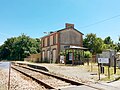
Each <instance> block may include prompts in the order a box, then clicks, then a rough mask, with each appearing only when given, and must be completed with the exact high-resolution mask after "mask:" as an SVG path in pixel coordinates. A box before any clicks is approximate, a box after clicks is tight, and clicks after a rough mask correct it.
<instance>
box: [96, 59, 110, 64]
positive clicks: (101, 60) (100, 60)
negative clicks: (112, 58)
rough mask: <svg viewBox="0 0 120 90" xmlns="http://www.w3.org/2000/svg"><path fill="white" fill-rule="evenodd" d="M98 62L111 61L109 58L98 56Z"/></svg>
mask: <svg viewBox="0 0 120 90" xmlns="http://www.w3.org/2000/svg"><path fill="white" fill-rule="evenodd" d="M98 63H109V58H98Z"/></svg>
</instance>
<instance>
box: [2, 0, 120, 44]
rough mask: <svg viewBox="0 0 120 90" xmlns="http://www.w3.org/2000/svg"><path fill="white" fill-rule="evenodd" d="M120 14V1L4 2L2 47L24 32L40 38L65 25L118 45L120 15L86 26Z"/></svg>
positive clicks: (9, 0)
mask: <svg viewBox="0 0 120 90" xmlns="http://www.w3.org/2000/svg"><path fill="white" fill-rule="evenodd" d="M116 15H120V0H0V44H2V43H3V42H4V41H5V40H6V39H7V38H10V37H13V36H19V35H21V34H22V33H25V34H26V35H28V36H30V37H32V38H40V37H42V36H44V35H45V34H44V33H43V32H50V31H56V30H59V29H62V28H64V27H65V23H73V24H75V28H76V29H78V30H79V31H81V32H82V33H84V35H86V34H89V33H95V34H96V35H97V36H98V37H101V38H103V39H104V38H105V37H107V36H111V38H112V39H113V40H114V41H115V42H117V41H118V37H119V36H120V16H119V17H116V18H114V19H111V20H108V21H105V22H103V23H99V24H95V25H92V26H90V27H86V28H85V27H84V26H87V25H90V24H93V23H96V22H99V21H101V20H104V19H108V18H111V17H113V16H116ZM82 27H84V28H82Z"/></svg>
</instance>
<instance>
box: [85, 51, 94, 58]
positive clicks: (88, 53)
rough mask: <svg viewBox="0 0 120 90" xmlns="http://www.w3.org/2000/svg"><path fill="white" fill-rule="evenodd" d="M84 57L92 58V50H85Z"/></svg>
mask: <svg viewBox="0 0 120 90" xmlns="http://www.w3.org/2000/svg"><path fill="white" fill-rule="evenodd" d="M84 57H85V58H91V57H92V53H90V51H85V52H84Z"/></svg>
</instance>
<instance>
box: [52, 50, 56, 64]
mask: <svg viewBox="0 0 120 90" xmlns="http://www.w3.org/2000/svg"><path fill="white" fill-rule="evenodd" d="M53 63H56V50H53Z"/></svg>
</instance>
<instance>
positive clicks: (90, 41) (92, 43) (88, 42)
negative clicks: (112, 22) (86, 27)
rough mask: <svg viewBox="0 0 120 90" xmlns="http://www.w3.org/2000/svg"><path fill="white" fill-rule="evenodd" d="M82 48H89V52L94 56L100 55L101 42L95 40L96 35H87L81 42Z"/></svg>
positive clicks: (97, 39)
mask: <svg viewBox="0 0 120 90" xmlns="http://www.w3.org/2000/svg"><path fill="white" fill-rule="evenodd" d="M83 45H84V47H87V48H89V50H90V51H91V52H92V53H93V54H95V53H100V52H101V51H102V49H103V48H102V47H103V40H102V39H101V38H97V36H96V34H92V33H90V34H87V35H86V37H85V39H84V40H83Z"/></svg>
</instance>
